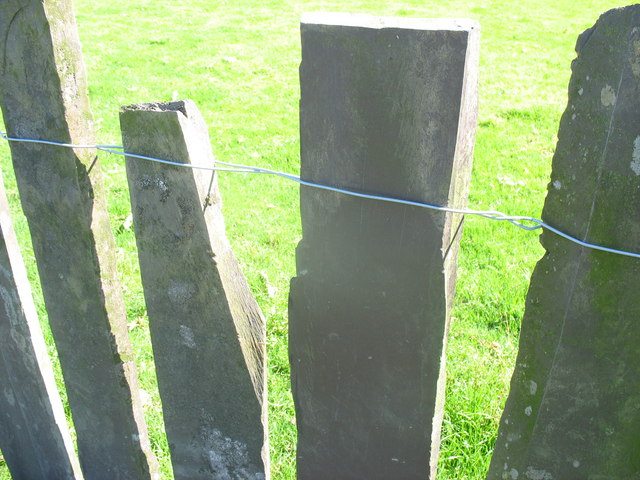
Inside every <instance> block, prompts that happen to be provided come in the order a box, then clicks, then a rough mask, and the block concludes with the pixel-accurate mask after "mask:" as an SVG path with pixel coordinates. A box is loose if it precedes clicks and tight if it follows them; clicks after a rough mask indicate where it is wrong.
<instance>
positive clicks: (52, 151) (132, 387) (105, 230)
mask: <svg viewBox="0 0 640 480" xmlns="http://www.w3.org/2000/svg"><path fill="white" fill-rule="evenodd" d="M0 55H1V57H0V92H1V101H2V113H3V116H4V121H5V125H6V128H7V132H8V134H9V135H10V136H12V137H23V138H36V139H47V140H57V141H62V142H74V143H92V142H93V141H94V136H93V125H92V119H91V112H90V109H89V103H88V98H87V92H86V90H87V87H86V78H85V72H84V66H83V63H82V60H81V52H80V44H79V41H78V37H77V30H76V25H75V19H74V16H73V12H72V10H71V2H70V1H64V0H44V1H26V0H25V1H19V0H7V1H4V2H2V3H0ZM11 153H12V157H13V165H14V170H15V173H16V178H17V182H18V188H19V191H20V197H21V201H22V206H23V209H24V212H25V215H26V216H27V220H28V222H29V228H30V230H31V237H32V240H33V246H34V252H35V257H36V260H37V264H38V269H39V273H40V279H41V282H42V290H43V293H44V299H45V303H46V307H47V312H48V315H49V321H50V323H51V329H52V331H53V335H54V338H55V341H56V345H57V347H58V353H59V357H60V362H61V365H62V368H63V372H64V378H65V383H66V386H67V390H68V397H69V404H70V406H71V410H72V414H73V420H74V424H75V427H76V432H77V434H78V450H79V455H80V462H81V464H82V469H83V472H84V474H85V476H86V477H87V478H91V479H101V478H104V479H109V480H113V479H116V478H117V479H128V478H131V479H142V478H151V477H153V476H154V473H155V472H156V471H157V468H156V467H155V466H154V464H153V458H152V455H151V453H150V445H149V440H148V436H147V432H146V426H145V423H144V417H143V414H142V409H141V408H140V401H139V399H138V388H137V380H136V375H135V368H134V363H133V357H132V354H131V348H130V346H129V340H128V337H127V329H126V316H125V311H124V306H123V301H122V294H121V291H120V286H119V283H118V281H117V280H116V278H117V276H116V271H115V248H114V242H113V238H112V236H111V231H110V227H109V221H108V217H107V213H106V205H105V201H104V199H103V192H102V186H101V179H100V175H101V174H100V168H99V166H98V164H97V157H96V153H95V151H93V150H76V151H74V150H71V149H67V148H60V147H52V146H46V145H35V144H24V143H11ZM149 463H151V465H152V466H151V467H149Z"/></svg>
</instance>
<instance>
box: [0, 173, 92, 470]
mask: <svg viewBox="0 0 640 480" xmlns="http://www.w3.org/2000/svg"><path fill="white" fill-rule="evenodd" d="M0 449H2V453H3V455H4V459H5V461H6V462H7V465H8V466H9V471H10V472H11V476H12V478H13V480H50V479H52V478H56V479H81V478H82V474H81V472H80V464H79V463H78V459H77V458H76V454H75V451H74V450H73V444H72V443H71V436H70V435H69V427H68V426H67V420H66V418H65V415H64V409H63V407H62V401H61V400H60V394H59V393H58V390H57V388H56V383H55V379H54V377H53V371H52V369H51V362H50V360H49V356H48V354H47V348H46V345H45V343H44V337H43V336H42V331H41V329H40V323H39V320H38V314H37V313H36V308H35V306H34V304H33V299H32V297H31V286H30V285H29V280H28V279H27V272H26V270H25V267H24V263H23V262H22V256H21V255H20V249H19V247H18V241H17V240H16V236H15V232H14V230H13V225H12V222H11V218H10V216H9V205H8V203H7V197H6V195H5V190H4V183H3V181H2V178H1V177H0Z"/></svg>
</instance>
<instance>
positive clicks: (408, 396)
mask: <svg viewBox="0 0 640 480" xmlns="http://www.w3.org/2000/svg"><path fill="white" fill-rule="evenodd" d="M478 45H479V28H478V25H477V24H476V23H475V22H472V21H470V20H418V19H397V18H376V17H370V16H365V15H343V14H310V15H306V16H304V17H303V19H302V64H301V67H300V83H301V94H302V97H301V102H300V109H301V111H300V129H301V162H302V168H301V173H302V177H303V178H304V179H305V180H309V181H313V182H317V183H322V184H327V185H331V186H337V187H343V188H347V189H354V190H357V191H359V192H369V193H374V194H378V195H387V196H392V197H398V198H404V199H409V200H414V201H419V202H428V203H432V204H438V205H449V206H455V207H464V206H465V204H466V198H467V190H468V184H469V179H470V174H471V164H472V156H473V145H474V135H475V124H476V115H477V63H478ZM300 202H301V212H302V229H303V239H302V241H301V242H300V244H299V246H298V249H297V276H296V277H295V278H294V279H293V280H292V282H291V293H290V297H289V322H290V323H289V355H290V362H291V370H292V386H293V395H294V400H295V405H296V418H297V425H298V450H297V461H298V478H300V479H304V480H313V479H327V478H340V479H369V480H372V479H390V478H394V479H426V478H432V479H434V478H435V470H436V464H437V459H438V451H439V444H440V429H441V421H442V414H443V411H442V408H443V399H444V373H445V371H444V366H445V365H444V363H445V362H444V358H445V346H446V336H447V328H448V322H449V314H450V306H451V300H452V297H453V292H454V286H455V269H456V254H457V249H458V242H459V239H460V234H461V228H462V218H461V217H460V216H458V215H451V214H443V213H436V212H433V211H429V210H425V209H421V208H417V207H409V206H402V205H397V204H390V203H383V202H379V201H374V200H367V199H360V198H354V197H349V196H346V195H343V194H340V193H332V192H326V191H321V190H314V189H311V188H308V187H302V189H301V200H300Z"/></svg>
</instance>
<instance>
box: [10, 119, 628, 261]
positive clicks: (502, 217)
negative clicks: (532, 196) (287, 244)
mask: <svg viewBox="0 0 640 480" xmlns="http://www.w3.org/2000/svg"><path fill="white" fill-rule="evenodd" d="M0 136H1V137H2V138H3V139H5V140H7V141H9V142H22V143H36V144H44V145H53V146H58V147H66V148H89V149H96V150H101V151H104V152H108V153H111V154H114V155H121V156H126V157H130V158H137V159H140V160H146V161H150V162H155V163H160V164H164V165H172V166H176V167H182V168H191V169H200V170H208V171H212V172H232V173H252V174H261V175H273V176H276V177H280V178H284V179H286V180H290V181H292V182H296V183H299V184H300V185H304V186H306V187H311V188H317V189H320V190H326V191H330V192H336V193H340V194H343V195H349V196H352V197H358V198H365V199H369V200H376V201H380V202H388V203H396V204H400V205H409V206H413V207H419V208H427V209H430V210H435V211H438V212H447V213H457V214H461V215H475V216H479V217H482V218H486V219H488V220H495V221H504V222H509V223H510V224H512V225H515V226H516V227H518V228H521V229H523V230H526V231H533V230H538V229H540V228H542V229H545V230H548V231H550V232H553V233H555V234H556V235H558V236H560V237H562V238H565V239H567V240H569V241H571V242H573V243H576V244H578V245H580V246H581V247H585V248H590V249H593V250H599V251H602V252H608V253H613V254H616V255H623V256H627V257H632V258H640V253H634V252H628V251H625V250H619V249H616V248H610V247H605V246H602V245H597V244H594V243H590V242H586V241H584V240H580V239H579V238H576V237H573V236H572V235H569V234H568V233H565V232H563V231H561V230H559V229H558V228H556V227H553V226H552V225H549V224H548V223H546V222H544V221H543V220H541V219H539V218H535V217H530V216H526V215H507V214H505V213H502V212H499V211H496V210H474V209H469V208H452V207H446V206H440V205H431V204H429V203H423V202H415V201H412V200H405V199H401V198H394V197H387V196H383V195H375V194H369V193H362V192H357V191H354V190H349V189H345V188H339V187H333V186H330V185H323V184H319V183H314V182H310V181H308V180H303V179H302V178H300V177H299V176H297V175H293V174H290V173H285V172H279V171H277V170H270V169H267V168H262V167H256V166H252V165H240V164H236V163H229V162H221V161H218V160H216V161H215V164H214V165H212V166H207V165H192V164H185V163H180V162H173V161H170V160H163V159H161V158H155V157H148V156H145V155H137V154H134V153H129V152H125V151H124V148H123V147H122V146H119V145H99V144H97V145H77V144H72V143H61V142H54V141H50V140H36V139H29V138H13V137H9V136H7V135H6V133H5V132H3V131H0ZM217 165H222V167H219V166H217Z"/></svg>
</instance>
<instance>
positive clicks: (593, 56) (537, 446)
mask: <svg viewBox="0 0 640 480" xmlns="http://www.w3.org/2000/svg"><path fill="white" fill-rule="evenodd" d="M576 51H577V53H578V56H577V58H576V59H575V60H574V62H573V65H572V70H573V74H572V77H571V81H570V83H569V103H568V107H567V109H566V111H565V113H564V115H563V117H562V120H561V123H560V131H559V140H558V146H557V149H556V153H555V156H554V158H553V173H552V175H551V182H550V184H549V191H548V194H547V199H546V202H545V206H544V212H543V218H544V220H545V221H546V222H548V223H550V224H552V225H554V226H556V227H558V228H560V229H561V230H564V231H566V232H568V233H570V234H572V235H573V236H576V237H578V238H581V239H585V240H587V241H589V242H591V243H597V244H600V245H605V246H609V247H613V248H618V249H623V250H629V251H633V252H640V217H639V216H638V212H640V168H639V167H638V165H639V164H640V96H639V95H638V91H639V90H640V5H634V6H632V7H626V8H622V9H618V10H612V11H610V12H608V13H606V14H604V15H603V16H602V17H601V18H600V19H599V20H598V22H597V23H596V25H595V26H594V27H593V28H591V29H589V30H587V31H586V32H585V33H583V34H582V35H581V36H580V37H579V39H578V42H577V45H576ZM542 244H543V246H544V247H545V249H546V254H545V256H544V258H543V259H542V260H541V261H540V262H539V263H538V265H537V267H536V269H535V271H534V273H533V277H532V280H531V287H530V290H529V294H528V297H527V306H526V312H525V316H524V319H523V325H522V333H521V339H520V352H519V354H518V359H517V365H516V369H515V372H514V376H513V378H512V381H511V393H510V395H509V399H508V401H507V406H506V409H505V412H504V414H503V417H502V421H501V424H500V431H499V436H498V440H497V443H496V447H495V453H494V456H493V459H492V462H491V468H490V471H489V475H488V478H489V479H492V480H493V479H501V480H502V479H507V480H512V479H520V480H523V479H524V480H572V479H575V480H578V479H580V480H583V479H590V480H596V479H597V480H631V479H637V478H640V455H638V452H639V451H640V434H639V432H640V377H639V376H638V358H640V325H639V324H638V320H639V319H640V296H638V291H640V261H639V260H637V259H633V258H629V257H623V256H617V255H613V254H609V253H604V252H598V251H594V250H589V249H585V248H581V247H579V246H577V245H575V244H573V243H569V242H568V241H567V240H564V239H562V238H560V237H558V236H557V235H555V234H553V233H549V232H545V233H544V234H543V235H542Z"/></svg>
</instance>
